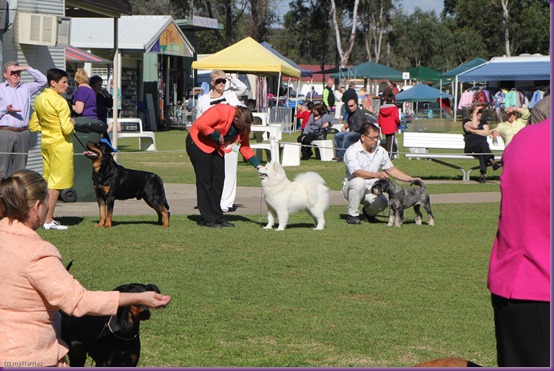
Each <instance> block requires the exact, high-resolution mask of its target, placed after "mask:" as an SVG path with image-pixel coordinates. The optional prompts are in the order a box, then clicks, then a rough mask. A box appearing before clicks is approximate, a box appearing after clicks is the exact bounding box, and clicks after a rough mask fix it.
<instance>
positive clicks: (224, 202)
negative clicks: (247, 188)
mask: <svg viewBox="0 0 554 371" xmlns="http://www.w3.org/2000/svg"><path fill="white" fill-rule="evenodd" d="M224 159H225V181H224V182H223V193H222V194H221V202H220V206H221V210H222V211H224V212H227V211H229V210H230V209H231V208H232V207H233V204H234V202H235V197H236V195H237V167H238V159H239V154H238V152H235V151H231V152H229V153H225V157H224Z"/></svg>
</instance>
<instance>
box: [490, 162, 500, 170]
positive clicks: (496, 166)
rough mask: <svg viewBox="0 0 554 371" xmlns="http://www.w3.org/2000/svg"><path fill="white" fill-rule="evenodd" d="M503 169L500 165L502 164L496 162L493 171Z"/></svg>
mask: <svg viewBox="0 0 554 371" xmlns="http://www.w3.org/2000/svg"><path fill="white" fill-rule="evenodd" d="M501 167H502V164H500V163H498V162H494V163H493V164H492V169H493V170H498V169H500V168H501Z"/></svg>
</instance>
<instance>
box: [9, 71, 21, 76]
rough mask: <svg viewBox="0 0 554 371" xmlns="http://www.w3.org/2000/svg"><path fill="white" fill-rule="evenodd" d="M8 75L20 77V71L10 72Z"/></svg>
mask: <svg viewBox="0 0 554 371" xmlns="http://www.w3.org/2000/svg"><path fill="white" fill-rule="evenodd" d="M10 75H21V71H10Z"/></svg>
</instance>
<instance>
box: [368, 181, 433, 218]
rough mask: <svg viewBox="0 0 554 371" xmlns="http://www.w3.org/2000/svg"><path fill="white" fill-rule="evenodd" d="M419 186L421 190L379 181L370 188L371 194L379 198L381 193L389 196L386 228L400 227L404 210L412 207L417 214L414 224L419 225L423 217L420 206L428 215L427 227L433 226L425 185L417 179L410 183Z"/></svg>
mask: <svg viewBox="0 0 554 371" xmlns="http://www.w3.org/2000/svg"><path fill="white" fill-rule="evenodd" d="M414 184H415V185H419V186H420V187H421V188H402V187H400V186H399V185H398V184H396V183H394V182H393V181H392V180H390V179H380V180H378V181H377V182H376V183H374V184H373V186H372V187H371V193H373V194H374V195H375V196H379V195H380V194H381V193H383V192H384V193H387V194H388V195H389V207H390V210H389V222H388V224H387V225H388V226H389V227H392V226H395V227H401V226H402V223H403V222H404V209H407V208H409V207H412V206H413V207H414V211H415V213H416V214H417V217H416V220H415V223H416V224H418V225H420V224H421V221H422V217H423V215H422V214H421V211H420V210H419V209H420V205H423V208H424V209H425V211H426V212H427V214H428V215H429V225H430V226H434V225H435V218H434V217H433V213H432V212H431V203H430V198H429V194H428V193H427V191H426V190H425V183H423V182H422V181H420V180H419V179H415V180H413V181H412V182H410V185H414Z"/></svg>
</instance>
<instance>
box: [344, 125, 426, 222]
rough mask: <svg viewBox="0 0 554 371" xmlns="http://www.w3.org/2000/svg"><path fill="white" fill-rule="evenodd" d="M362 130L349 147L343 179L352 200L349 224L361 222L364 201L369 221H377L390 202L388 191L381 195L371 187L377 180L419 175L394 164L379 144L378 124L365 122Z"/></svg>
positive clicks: (347, 193)
mask: <svg viewBox="0 0 554 371" xmlns="http://www.w3.org/2000/svg"><path fill="white" fill-rule="evenodd" d="M360 134H361V135H360V140H359V141H357V142H356V143H354V144H352V145H351V146H350V147H348V149H347V150H346V152H345V154H344V165H345V167H346V177H345V178H344V181H343V182H342V194H343V195H344V197H345V198H346V199H347V200H348V215H347V217H346V222H347V223H348V224H360V216H359V215H360V212H359V205H360V204H363V205H364V207H363V208H362V212H363V214H364V216H365V217H366V218H367V219H368V221H375V215H377V214H378V213H380V212H381V211H383V210H385V209H386V207H387V206H388V200H387V198H386V196H385V195H384V194H381V195H380V196H378V197H377V196H375V195H373V194H372V193H371V191H370V190H371V186H372V185H373V183H375V182H376V181H377V180H379V179H387V178H389V177H393V178H395V179H398V180H400V181H403V182H411V181H412V180H414V179H419V178H413V177H411V176H409V175H407V174H405V173H404V172H402V171H401V170H400V169H397V168H396V167H394V165H393V163H392V162H391V161H390V159H389V154H388V152H387V151H386V150H385V149H384V148H383V147H381V146H379V128H378V127H377V126H376V125H374V124H371V123H365V124H363V125H362V128H361V129H360ZM379 169H382V171H379Z"/></svg>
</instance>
